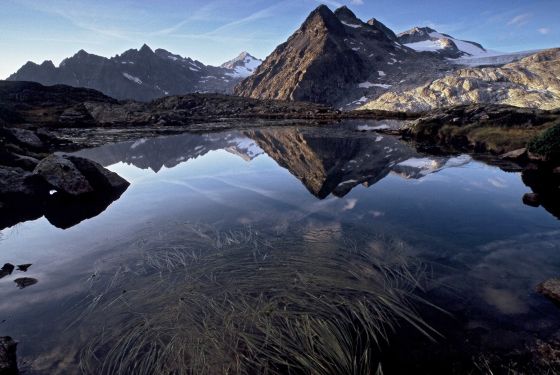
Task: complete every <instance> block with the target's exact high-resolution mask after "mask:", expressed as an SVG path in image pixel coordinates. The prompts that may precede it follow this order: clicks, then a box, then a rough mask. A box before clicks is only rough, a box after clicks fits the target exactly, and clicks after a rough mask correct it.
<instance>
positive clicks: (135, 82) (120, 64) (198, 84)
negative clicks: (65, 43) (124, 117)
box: [8, 44, 260, 101]
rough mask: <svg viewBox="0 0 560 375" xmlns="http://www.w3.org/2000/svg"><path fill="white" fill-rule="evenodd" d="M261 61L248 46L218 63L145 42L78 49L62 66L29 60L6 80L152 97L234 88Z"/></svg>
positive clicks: (128, 96) (118, 95) (145, 98)
mask: <svg viewBox="0 0 560 375" xmlns="http://www.w3.org/2000/svg"><path fill="white" fill-rule="evenodd" d="M259 63H260V60H258V59H256V58H254V57H252V56H250V55H249V54H247V53H246V52H245V53H242V54H241V55H240V56H239V57H237V58H236V59H234V60H232V61H231V62H228V63H225V64H224V65H222V66H220V67H215V66H211V65H205V64H203V63H202V62H200V61H198V60H193V59H191V58H188V57H182V56H180V55H176V54H173V53H171V52H169V51H166V50H164V49H156V50H155V51H153V50H152V49H151V48H150V47H148V46H147V45H145V44H144V45H143V46H142V47H141V48H140V49H129V50H127V51H125V52H123V53H122V54H120V55H116V56H114V57H111V58H106V57H102V56H97V55H93V54H90V53H87V52H86V51H84V50H80V51H79V52H77V53H76V54H75V55H74V56H72V57H69V58H67V59H65V60H63V61H62V62H61V63H60V65H59V66H58V67H56V66H55V65H54V64H53V63H52V62H51V61H45V62H43V63H42V64H40V65H39V64H35V63H33V62H28V63H27V64H25V65H24V66H22V67H21V68H20V69H19V70H18V71H17V72H16V73H14V74H12V75H11V76H10V77H8V80H12V81H34V82H39V83H42V84H44V85H55V84H65V85H69V86H74V87H86V88H92V89H96V90H98V91H101V92H103V93H104V94H106V95H109V96H111V97H113V98H116V99H132V100H139V101H149V100H152V99H155V98H159V97H163V96H168V95H180V94H187V93H193V92H217V93H231V92H232V90H233V87H234V86H235V85H236V84H237V83H238V82H239V81H240V80H241V79H242V78H244V77H246V76H248V75H249V74H251V73H252V71H253V70H254V69H255V68H256V66H258V64H259Z"/></svg>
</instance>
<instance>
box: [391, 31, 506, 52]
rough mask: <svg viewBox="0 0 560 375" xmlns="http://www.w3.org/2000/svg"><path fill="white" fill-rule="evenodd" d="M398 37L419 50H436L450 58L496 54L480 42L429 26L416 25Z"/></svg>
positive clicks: (408, 45) (403, 42)
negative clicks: (456, 36)
mask: <svg viewBox="0 0 560 375" xmlns="http://www.w3.org/2000/svg"><path fill="white" fill-rule="evenodd" d="M398 38H399V42H400V43H402V44H404V45H405V46H407V47H409V48H412V49H414V50H416V51H418V52H434V53H439V54H442V55H444V56H445V57H449V58H459V57H465V56H472V57H483V56H489V55H491V54H495V53H494V52H491V51H487V50H486V49H485V48H484V47H482V45H480V44H479V43H475V42H470V41H467V40H460V39H456V38H454V37H452V36H451V35H448V34H443V33H439V32H438V31H436V30H434V29H432V28H429V27H415V28H413V29H410V30H408V31H405V32H403V33H400V34H399V35H398Z"/></svg>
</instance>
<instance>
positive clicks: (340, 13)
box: [334, 5, 361, 22]
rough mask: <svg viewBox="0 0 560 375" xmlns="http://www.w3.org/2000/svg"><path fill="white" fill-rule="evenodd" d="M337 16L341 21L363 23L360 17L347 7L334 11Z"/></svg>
mask: <svg viewBox="0 0 560 375" xmlns="http://www.w3.org/2000/svg"><path fill="white" fill-rule="evenodd" d="M334 14H335V16H337V17H338V19H339V20H342V21H346V20H348V21H359V22H361V21H360V20H359V19H358V17H356V15H355V14H354V12H352V11H351V10H350V9H349V8H348V7H347V6H346V5H343V6H341V7H340V8H338V9H336V10H335V11H334Z"/></svg>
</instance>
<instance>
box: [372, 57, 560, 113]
mask: <svg viewBox="0 0 560 375" xmlns="http://www.w3.org/2000/svg"><path fill="white" fill-rule="evenodd" d="M474 103H484V104H508V105H512V106H516V107H527V108H539V109H555V108H559V107H560V49H551V50H548V51H543V52H539V53H536V54H533V55H531V56H528V57H525V58H523V59H522V60H520V61H517V62H513V63H510V64H507V65H504V66H503V67H486V68H466V69H459V70H457V71H455V72H452V73H450V74H449V75H447V76H445V77H443V78H440V79H436V80H434V81H432V82H430V83H428V84H425V85H421V86H418V87H415V88H413V89H408V90H401V91H399V90H395V91H390V92H387V93H385V94H383V95H381V96H380V97H379V98H377V99H375V100H373V101H370V102H369V103H367V104H365V105H364V106H363V107H361V108H362V109H383V110H390V111H407V112H421V111H429V110H432V109H435V108H440V107H447V106H452V105H460V104H474Z"/></svg>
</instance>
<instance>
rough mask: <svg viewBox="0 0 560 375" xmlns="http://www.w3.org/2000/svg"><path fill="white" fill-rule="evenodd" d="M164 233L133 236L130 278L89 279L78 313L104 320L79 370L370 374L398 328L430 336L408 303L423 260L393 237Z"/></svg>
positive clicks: (206, 230)
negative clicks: (372, 240) (373, 245)
mask: <svg viewBox="0 0 560 375" xmlns="http://www.w3.org/2000/svg"><path fill="white" fill-rule="evenodd" d="M178 230H179V231H180V232H181V235H180V236H177V235H176V232H177V231H178ZM173 233H174V235H173V237H169V236H166V235H165V234H164V233H159V234H158V235H154V236H149V237H147V238H146V240H144V241H142V242H141V243H139V244H138V246H139V247H140V248H141V251H142V252H143V261H142V262H139V263H138V264H137V265H136V266H135V267H136V269H135V270H134V271H132V270H131V271H130V272H131V273H133V274H135V275H141V277H137V278H134V279H133V280H130V279H127V278H126V277H125V278H123V277H121V276H122V275H123V271H122V269H121V270H117V272H115V275H113V276H111V275H109V274H107V275H105V276H106V277H104V278H101V277H100V278H99V280H96V281H95V282H94V283H93V284H92V293H91V296H97V298H95V301H93V300H92V302H91V304H90V305H89V306H88V307H87V308H86V309H85V310H86V311H87V313H86V314H84V315H82V316H81V319H87V320H88V322H89V323H92V321H96V320H98V319H100V318H101V317H102V318H103V319H104V320H106V321H105V322H104V323H105V326H106V328H104V329H102V330H101V331H100V333H99V334H98V335H97V336H96V337H95V338H94V339H92V340H91V341H90V342H89V343H88V344H87V345H86V346H85V347H84V348H83V350H82V351H81V356H80V368H81V371H82V372H83V373H88V374H93V373H95V374H254V373H259V374H317V375H322V374H324V375H327V374H375V373H382V370H381V367H380V360H379V358H380V357H379V353H380V351H381V350H382V348H383V346H384V345H386V344H387V342H388V341H389V340H390V336H391V333H392V332H394V331H395V330H396V329H398V327H400V326H402V325H403V324H408V325H410V326H412V327H414V328H415V329H418V330H419V331H421V332H423V333H424V334H425V335H426V336H427V337H429V338H433V337H435V336H437V332H435V331H434V330H433V329H432V328H431V327H430V326H429V325H428V324H427V323H426V322H425V321H423V320H422V318H421V317H420V316H419V315H418V313H417V311H416V309H415V305H416V304H417V303H425V301H423V300H422V299H420V298H418V297H416V296H415V292H416V291H417V290H418V289H419V288H421V287H422V284H423V277H424V276H423V275H424V272H425V269H424V268H423V267H422V265H420V264H417V263H415V262H413V261H411V260H410V259H408V258H406V257H404V256H403V255H402V252H400V251H399V249H398V246H402V244H396V243H390V242H388V243H387V246H388V247H389V248H388V249H387V251H384V252H383V253H384V254H383V255H382V256H380V255H379V254H376V253H375V252H373V251H371V250H369V249H368V248H367V247H366V246H361V245H360V243H358V242H357V241H353V240H348V239H344V237H342V238H341V240H340V241H329V240H325V238H324V237H321V238H319V237H318V238H317V241H316V242H309V241H307V242H305V243H304V242H302V241H301V240H300V239H299V238H300V237H301V236H303V235H304V234H303V233H298V231H297V230H294V231H293V233H292V234H293V235H292V236H290V237H281V238H280V237H278V238H273V239H271V240H265V238H269V237H268V236H265V235H262V234H261V233H259V232H258V231H257V230H255V229H254V228H251V227H245V228H242V229H239V230H227V231H219V230H217V229H216V228H215V227H213V226H204V225H192V224H182V225H180V228H179V229H178V228H173ZM123 291H126V292H123ZM99 296H100V297H99ZM99 323H100V324H101V322H99Z"/></svg>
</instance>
